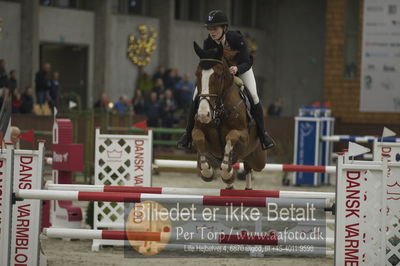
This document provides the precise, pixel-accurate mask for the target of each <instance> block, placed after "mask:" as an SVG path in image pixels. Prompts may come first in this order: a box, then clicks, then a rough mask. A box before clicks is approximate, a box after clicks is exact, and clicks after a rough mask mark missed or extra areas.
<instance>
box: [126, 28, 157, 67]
mask: <svg viewBox="0 0 400 266" xmlns="http://www.w3.org/2000/svg"><path fill="white" fill-rule="evenodd" d="M138 30H139V33H140V36H139V38H137V37H135V36H134V35H133V34H131V35H129V37H128V57H129V59H130V60H131V61H132V63H134V64H135V65H137V66H139V67H143V66H145V65H147V64H148V63H150V60H151V56H152V55H153V52H154V50H155V49H156V45H155V42H156V38H157V33H156V32H155V30H154V28H153V27H147V26H146V25H141V26H139V27H138Z"/></svg>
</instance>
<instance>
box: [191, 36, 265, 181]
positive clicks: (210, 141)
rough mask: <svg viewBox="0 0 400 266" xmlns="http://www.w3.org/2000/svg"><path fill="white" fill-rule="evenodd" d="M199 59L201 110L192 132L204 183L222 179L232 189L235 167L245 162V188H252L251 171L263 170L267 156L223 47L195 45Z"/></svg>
mask: <svg viewBox="0 0 400 266" xmlns="http://www.w3.org/2000/svg"><path fill="white" fill-rule="evenodd" d="M194 50H195V52H196V54H197V55H198V56H199V58H200V63H199V66H198V68H197V71H196V77H197V93H198V94H197V96H196V97H197V99H196V102H198V110H197V114H196V122H195V126H194V129H193V131H192V139H193V144H194V146H195V147H196V149H197V152H198V155H199V158H198V165H199V168H200V172H201V176H202V178H203V180H205V181H208V182H209V181H212V180H213V179H214V178H216V177H218V176H221V178H222V180H223V181H224V182H225V183H226V184H227V188H228V189H231V188H233V182H234V180H235V176H236V172H235V171H234V170H233V168H232V165H233V164H235V163H236V162H237V161H239V160H240V161H243V163H244V173H245V175H246V189H252V184H251V180H252V170H255V171H261V170H262V169H263V168H264V166H265V164H266V160H267V153H266V151H264V150H263V149H262V148H261V144H260V141H259V138H258V136H257V131H256V125H255V124H254V123H253V124H250V118H249V117H248V115H247V111H246V104H245V101H244V99H243V98H242V97H241V94H240V88H239V87H238V86H236V85H235V84H234V76H233V75H232V74H231V73H230V72H229V67H228V63H227V60H226V59H225V58H224V48H223V46H222V45H220V46H219V47H218V49H217V51H215V50H203V49H201V48H200V47H199V46H198V45H197V43H194Z"/></svg>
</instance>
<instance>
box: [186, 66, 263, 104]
mask: <svg viewBox="0 0 400 266" xmlns="http://www.w3.org/2000/svg"><path fill="white" fill-rule="evenodd" d="M239 78H241V79H242V80H243V83H244V85H245V86H246V87H247V89H248V90H249V92H250V94H251V97H252V98H253V101H254V104H258V103H259V102H260V99H259V98H258V94H257V85H256V79H255V78H254V73H253V68H252V67H251V68H250V69H249V70H247V71H246V72H244V73H243V74H242V75H239ZM196 96H197V87H196V89H195V90H194V93H193V100H194V99H195V98H196Z"/></svg>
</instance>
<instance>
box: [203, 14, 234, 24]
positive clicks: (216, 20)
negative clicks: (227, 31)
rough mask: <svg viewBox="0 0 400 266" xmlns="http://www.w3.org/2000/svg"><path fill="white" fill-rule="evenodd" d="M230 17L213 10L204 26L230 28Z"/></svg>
mask: <svg viewBox="0 0 400 266" xmlns="http://www.w3.org/2000/svg"><path fill="white" fill-rule="evenodd" d="M228 25H229V21H228V17H227V16H226V15H225V14H224V12H222V11H221V10H212V11H210V13H208V17H207V20H206V23H205V24H204V26H206V27H215V26H228Z"/></svg>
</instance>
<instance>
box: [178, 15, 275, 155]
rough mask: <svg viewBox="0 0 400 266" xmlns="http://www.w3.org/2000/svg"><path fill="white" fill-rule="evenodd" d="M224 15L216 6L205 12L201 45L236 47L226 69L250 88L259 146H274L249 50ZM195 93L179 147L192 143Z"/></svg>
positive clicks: (209, 47) (233, 48) (185, 146)
mask: <svg viewBox="0 0 400 266" xmlns="http://www.w3.org/2000/svg"><path fill="white" fill-rule="evenodd" d="M228 25H229V23H228V18H227V16H226V15H225V14H224V13H223V12H222V11H220V10H213V11H211V12H210V13H209V14H208V17H207V21H206V23H205V26H206V27H207V30H208V33H209V35H208V38H207V39H206V40H204V44H203V49H204V50H209V49H214V48H217V47H218V45H219V44H221V43H222V45H223V46H224V47H228V48H229V49H230V50H234V51H238V53H237V55H236V57H235V61H237V62H238V64H237V65H236V66H231V67H230V68H229V71H230V72H231V74H233V75H237V76H239V78H241V79H242V80H243V83H244V85H245V86H246V87H247V88H248V90H249V91H250V94H251V96H252V98H253V106H252V107H251V113H252V115H253V117H254V120H255V122H256V124H257V133H258V137H259V138H260V142H261V147H262V148H263V150H266V149H269V148H272V147H274V146H275V143H274V141H273V140H272V138H271V137H270V136H269V135H268V133H267V132H266V131H265V129H264V115H263V109H262V106H261V103H260V100H259V98H258V95H257V87H256V80H255V78H254V73H253V69H252V64H253V58H252V56H251V55H250V54H249V51H248V49H247V45H246V42H245V40H244V38H243V36H242V34H241V33H240V32H239V31H232V30H228ZM196 96H197V88H196V90H195V92H194V95H193V101H192V104H191V107H190V113H189V117H188V122H187V126H186V133H185V134H184V135H183V136H182V137H181V139H180V140H179V141H178V147H179V148H187V149H189V148H191V145H192V130H193V127H194V123H195V121H194V116H195V114H196V111H197V110H196V109H197V108H196V103H195V99H196Z"/></svg>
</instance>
